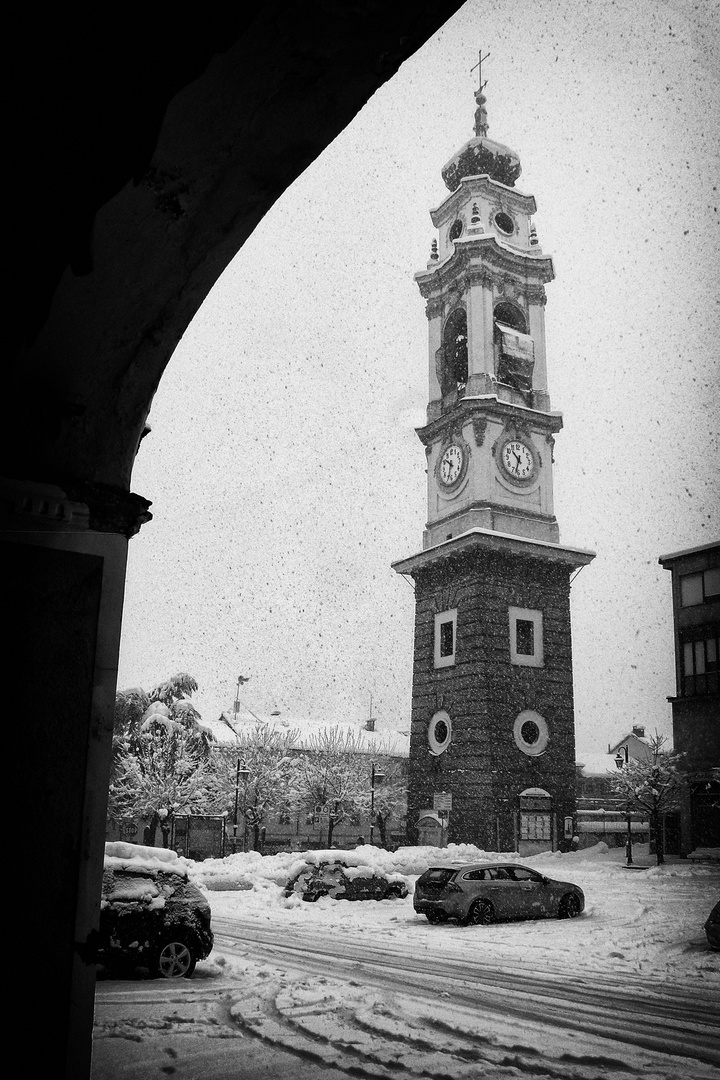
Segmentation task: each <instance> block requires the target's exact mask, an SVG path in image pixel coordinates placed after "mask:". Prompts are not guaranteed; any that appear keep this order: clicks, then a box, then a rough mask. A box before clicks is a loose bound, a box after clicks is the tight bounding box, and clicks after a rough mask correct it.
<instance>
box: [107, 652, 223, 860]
mask: <svg viewBox="0 0 720 1080" xmlns="http://www.w3.org/2000/svg"><path fill="white" fill-rule="evenodd" d="M195 690H197V682H196V681H195V679H194V678H193V677H192V676H191V675H187V674H185V673H180V674H178V675H175V676H173V677H172V678H170V679H168V680H166V681H165V682H163V683H160V684H159V685H158V686H155V687H153V689H152V690H149V691H145V690H142V689H140V688H137V687H136V688H133V689H131V690H124V691H120V692H119V693H118V694H117V697H116V706H115V723H114V733H113V767H112V775H111V780H110V791H109V804H108V817H109V819H110V820H111V821H119V820H122V819H123V818H127V817H140V818H141V819H143V820H146V821H147V822H148V825H147V827H146V830H145V840H146V842H147V843H149V844H154V843H155V837H156V834H157V828H158V825H161V826H163V829H162V831H163V843H164V845H167V839H168V831H169V830H168V826H169V823H170V818H171V816H172V815H173V814H178V813H211V812H213V809H214V808H215V807H216V804H217V801H218V791H217V784H216V779H215V774H214V771H213V769H212V768H211V765H210V747H211V744H212V741H213V740H212V737H211V736H210V735H209V734H208V733H207V732H206V731H205V730H204V728H203V727H202V724H201V717H200V714H199V713H198V711H197V709H196V708H195V706H194V705H193V703H192V702H191V701H190V698H189V695H190V694H192V693H193V691H195Z"/></svg>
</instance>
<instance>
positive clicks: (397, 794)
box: [374, 748, 407, 848]
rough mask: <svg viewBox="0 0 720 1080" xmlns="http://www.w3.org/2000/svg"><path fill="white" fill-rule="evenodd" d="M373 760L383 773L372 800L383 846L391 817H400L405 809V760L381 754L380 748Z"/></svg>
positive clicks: (385, 842) (382, 845)
mask: <svg viewBox="0 0 720 1080" xmlns="http://www.w3.org/2000/svg"><path fill="white" fill-rule="evenodd" d="M374 760H375V764H376V768H378V769H380V771H381V772H382V773H383V779H382V781H381V782H380V783H378V784H376V785H375V800H374V802H375V824H376V825H377V828H378V833H379V834H380V846H381V847H384V848H385V847H387V841H388V827H389V825H390V821H391V819H392V818H400V817H401V816H402V815H403V814H404V813H405V812H406V810H407V770H406V767H405V766H406V763H405V761H403V760H400V759H398V758H397V757H393V756H388V755H387V754H383V752H382V748H380V751H379V754H378V755H376V756H375V759H374Z"/></svg>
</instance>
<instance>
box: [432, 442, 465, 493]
mask: <svg viewBox="0 0 720 1080" xmlns="http://www.w3.org/2000/svg"><path fill="white" fill-rule="evenodd" d="M463 461H464V455H463V452H462V449H461V447H459V446H458V445H457V444H456V443H451V444H450V446H448V447H447V448H446V449H445V450H444V452H443V455H442V457H441V458H440V467H439V469H438V476H439V477H440V480H441V481H442V483H443V484H454V483H455V481H456V480H457V479H458V477H459V476H460V473H461V472H462V467H463Z"/></svg>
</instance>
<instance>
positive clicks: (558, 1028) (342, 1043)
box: [216, 920, 720, 1078]
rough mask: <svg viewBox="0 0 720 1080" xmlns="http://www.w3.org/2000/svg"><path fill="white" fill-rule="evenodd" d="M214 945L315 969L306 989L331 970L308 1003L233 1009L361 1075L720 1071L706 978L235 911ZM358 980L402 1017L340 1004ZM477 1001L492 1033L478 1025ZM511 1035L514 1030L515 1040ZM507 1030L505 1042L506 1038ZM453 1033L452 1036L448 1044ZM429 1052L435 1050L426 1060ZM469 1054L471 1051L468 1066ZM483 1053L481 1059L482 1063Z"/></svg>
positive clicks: (273, 999)
mask: <svg viewBox="0 0 720 1080" xmlns="http://www.w3.org/2000/svg"><path fill="white" fill-rule="evenodd" d="M216 947H218V948H220V949H221V950H225V951H228V952H230V953H241V954H244V955H248V954H249V955H250V956H253V957H254V958H255V959H256V960H258V961H259V962H260V963H263V964H265V965H266V966H267V964H268V961H269V960H270V959H276V960H278V961H281V962H282V964H283V965H285V966H290V967H291V968H293V969H294V970H295V971H296V972H298V973H300V975H301V976H303V975H304V976H307V975H308V973H313V974H314V975H315V976H316V978H315V979H314V980H312V984H310V983H308V984H307V993H311V985H312V986H313V987H314V986H316V985H317V979H318V978H320V979H325V980H327V978H328V976H331V984H332V986H333V987H334V989H333V990H332V991H331V989H330V985H329V984H328V983H327V981H326V983H325V985H326V988H327V992H326V993H325V994H322V995H321V997H320V1000H319V1001H317V1002H314V1003H312V1005H311V1006H308V1005H307V1003H306V1005H305V1006H304V1007H301V1006H299V1007H298V1008H295V1007H294V1006H292V1004H290V999H287V993H286V991H285V989H284V988H282V987H281V988H279V989H278V992H277V993H271V994H269V995H265V996H264V997H262V996H261V997H260V998H259V999H258V998H253V1004H251V1003H250V1001H249V1000H245V1002H243V1001H240V1002H238V1005H237V1009H236V1015H237V1016H238V1018H239V1019H240V1020H241V1022H242V1023H243V1024H244V1025H246V1026H247V1027H248V1029H249V1030H252V1031H254V1032H255V1033H256V1034H258V1035H260V1036H261V1037H263V1038H266V1039H268V1040H270V1041H273V1040H275V1041H279V1042H281V1043H282V1044H283V1045H285V1046H286V1047H287V1048H288V1049H291V1048H292V1044H294V1045H295V1046H296V1047H299V1046H300V1044H302V1047H303V1052H304V1053H310V1054H312V1053H313V1052H316V1053H318V1054H319V1056H320V1059H321V1060H324V1061H326V1062H328V1063H330V1062H332V1063H333V1064H334V1065H335V1067H336V1068H337V1067H339V1064H341V1062H339V1060H338V1057H337V1055H338V1054H340V1055H341V1057H342V1055H344V1056H345V1058H347V1059H349V1061H350V1062H353V1061H354V1065H353V1067H352V1072H353V1073H354V1074H357V1075H368V1076H385V1075H388V1076H389V1075H394V1076H397V1075H398V1070H400V1072H402V1071H408V1072H413V1073H414V1074H415V1075H417V1076H428V1077H436V1076H437V1077H439V1076H448V1077H453V1078H455V1077H457V1078H460V1077H464V1076H468V1077H470V1076H479V1075H490V1074H488V1073H486V1072H485V1069H486V1068H487V1067H489V1068H491V1069H493V1070H498V1069H499V1070H500V1072H499V1073H498V1075H501V1074H505V1075H506V1070H507V1069H509V1068H510V1069H513V1070H515V1072H514V1075H517V1071H518V1070H519V1071H520V1072H523V1071H529V1072H530V1073H532V1075H540V1074H542V1075H547V1076H556V1077H569V1076H573V1077H586V1076H602V1075H605V1076H606V1075H608V1071H609V1072H611V1073H614V1074H615V1075H617V1076H621V1075H623V1074H625V1075H637V1071H641V1072H642V1074H643V1076H658V1077H668V1078H669V1077H671V1076H673V1077H676V1076H677V1075H678V1068H681V1069H682V1072H683V1073H684V1074H685V1075H691V1074H693V1073H694V1074H695V1075H697V1076H698V1078H699V1077H700V1075H707V1076H708V1077H710V1076H715V1075H716V1073H715V1071H714V1070H713V1068H712V1066H713V1065H720V1021H718V1014H719V1013H720V1008H719V1006H720V996H719V995H714V998H715V1000H710V998H709V995H708V992H707V991H705V990H700V989H697V990H695V989H690V988H687V987H681V986H674V987H672V988H670V987H667V986H664V985H663V984H662V983H658V984H657V985H653V984H652V983H651V982H649V981H648V980H646V979H643V980H642V983H641V984H640V985H638V980H637V979H636V978H630V979H628V978H623V977H620V976H619V977H617V978H615V979H609V978H598V979H594V978H593V979H589V978H587V977H578V978H574V977H573V976H564V977H563V976H562V975H560V973H557V972H556V973H548V972H541V973H533V974H532V975H530V976H529V975H528V974H527V972H526V971H525V972H522V971H518V970H517V969H515V970H508V969H503V968H492V969H487V968H484V967H483V966H482V965H478V964H477V962H474V963H471V962H470V961H460V960H458V959H453V958H444V957H442V956H441V955H438V954H431V953H428V954H426V955H425V956H423V957H417V956H415V957H413V956H409V955H408V954H407V952H402V951H400V950H392V949H386V948H383V949H379V948H377V947H374V948H368V946H367V945H366V944H365V943H363V944H362V945H360V944H354V943H351V942H345V941H342V942H338V941H334V942H332V943H328V941H327V936H326V935H325V936H318V937H317V938H314V937H312V936H311V935H307V934H293V939H292V940H291V941H288V940H287V935H285V934H282V933H277V932H273V931H271V930H269V929H268V928H265V927H261V928H259V927H257V925H256V924H250V923H242V924H239V923H237V922H235V921H232V920H217V921H216ZM338 968H342V969H345V971H346V974H347V978H346V981H345V982H338V981H337V976H338ZM332 976H334V978H332ZM353 984H354V985H355V986H356V987H357V986H361V987H362V988H364V989H367V988H368V987H374V988H377V989H380V990H382V991H384V992H386V993H391V994H392V995H394V996H395V1004H396V1007H397V1006H398V1004H399V1006H400V1009H401V1012H402V1020H401V1022H400V1023H399V1026H393V1025H392V1024H391V1025H390V1028H391V1029H392V1030H390V1029H389V1028H388V1022H387V1018H386V1019H385V1020H380V1019H379V1018H378V1015H375V1014H374V1013H373V1011H372V1010H370V1011H368V1010H367V1009H365V1010H364V1011H363V1009H362V1008H359V1010H355V1012H353V1010H352V1009H347V1008H345V1009H343V997H344V996H347V991H348V987H351V986H353ZM255 990H257V986H256V987H255ZM356 996H357V995H356ZM448 1008H449V1010H450V1013H449V1014H448ZM479 1010H482V1026H483V1028H484V1029H485V1031H486V1032H488V1033H490V1034H489V1035H488V1034H485V1033H484V1032H483V1031H481V1030H474V1029H477V1028H478V1012H479ZM418 1011H422V1012H423V1013H427V1014H428V1015H427V1016H425V1015H424V1016H423V1019H422V1024H421V1025H420V1026H418V1023H417V1020H416V1019H415V1018H414V1014H417V1013H418ZM443 1014H445V1016H444V1018H443ZM458 1017H460V1018H461V1022H460V1023H459V1024H458V1022H457V1018H458ZM391 1019H392V1018H391ZM379 1029H382V1031H380V1030H379ZM429 1031H434V1033H435V1036H436V1038H435V1039H434V1040H430V1044H431V1045H432V1046H433V1050H432V1051H430V1050H428V1047H427V1045H426V1044H427V1042H428V1032H429ZM532 1031H534V1032H535V1036H536V1039H535V1041H537V1036H541V1040H540V1041H541V1042H542V1044H543V1045H544V1048H543V1051H542V1053H541V1054H540V1055H539V1056H538V1051H537V1049H536V1048H534V1047H533V1046H532V1041H533V1040H532V1037H531V1036H529V1034H528V1033H529V1032H532ZM516 1036H517V1037H518V1040H519V1041H517V1040H516V1041H513V1040H515V1037H516ZM508 1037H509V1041H510V1046H508V1045H503V1044H507V1043H508ZM449 1039H452V1040H454V1042H453V1045H454V1046H455V1050H454V1051H451V1050H450V1048H449V1045H448V1040H449ZM443 1040H444V1042H443ZM489 1042H492V1044H493V1045H492V1048H491V1049H492V1052H490V1049H489ZM414 1043H418V1044H419V1045H420V1046H421V1050H418V1049H417V1048H414ZM436 1043H437V1045H436ZM321 1048H322V1049H321ZM429 1053H431V1054H432V1055H433V1056H436V1055H437V1054H438V1053H439V1054H440V1058H439V1059H438V1060H437V1061H436V1062H435V1065H433V1067H432V1068H430V1061H429V1059H428V1054H429ZM418 1054H420V1056H419V1057H418ZM628 1055H630V1057H631V1058H633V1060H634V1059H637V1057H638V1055H641V1057H642V1059H643V1060H642V1061H640V1060H634V1065H633V1068H634V1067H635V1066H637V1071H631V1072H627V1065H628ZM468 1056H469V1057H470V1058H471V1059H473V1060H474V1064H473V1065H472V1066H470V1065H469V1064H468ZM481 1061H482V1063H483V1064H482V1067H483V1071H482V1072H481V1073H478V1071H477V1069H478V1066H479V1065H480V1062H481ZM404 1062H407V1064H404ZM683 1062H684V1063H685V1068H682V1063H683ZM428 1068H430V1071H428ZM358 1069H360V1070H366V1069H370V1071H369V1072H365V1071H361V1072H358ZM388 1069H389V1070H390V1071H389V1072H388V1071H387V1070H388ZM468 1069H470V1070H471V1071H470V1072H468V1071H467V1070H468ZM473 1069H474V1070H475V1071H474V1072H473V1071H472V1070H473ZM698 1069H699V1070H700V1072H699V1073H698ZM708 1069H709V1071H708ZM378 1070H379V1071H378ZM423 1070H424V1071H423ZM568 1070H570V1071H568ZM578 1070H579V1071H578ZM598 1070H600V1071H598Z"/></svg>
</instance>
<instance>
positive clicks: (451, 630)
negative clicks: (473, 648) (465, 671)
mask: <svg viewBox="0 0 720 1080" xmlns="http://www.w3.org/2000/svg"><path fill="white" fill-rule="evenodd" d="M456 634H457V608H452V609H451V610H449V611H441V612H438V614H437V615H436V616H435V649H434V663H435V667H436V668H439V667H450V666H451V665H452V664H454V663H455V648H456V644H457V643H456Z"/></svg>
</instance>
